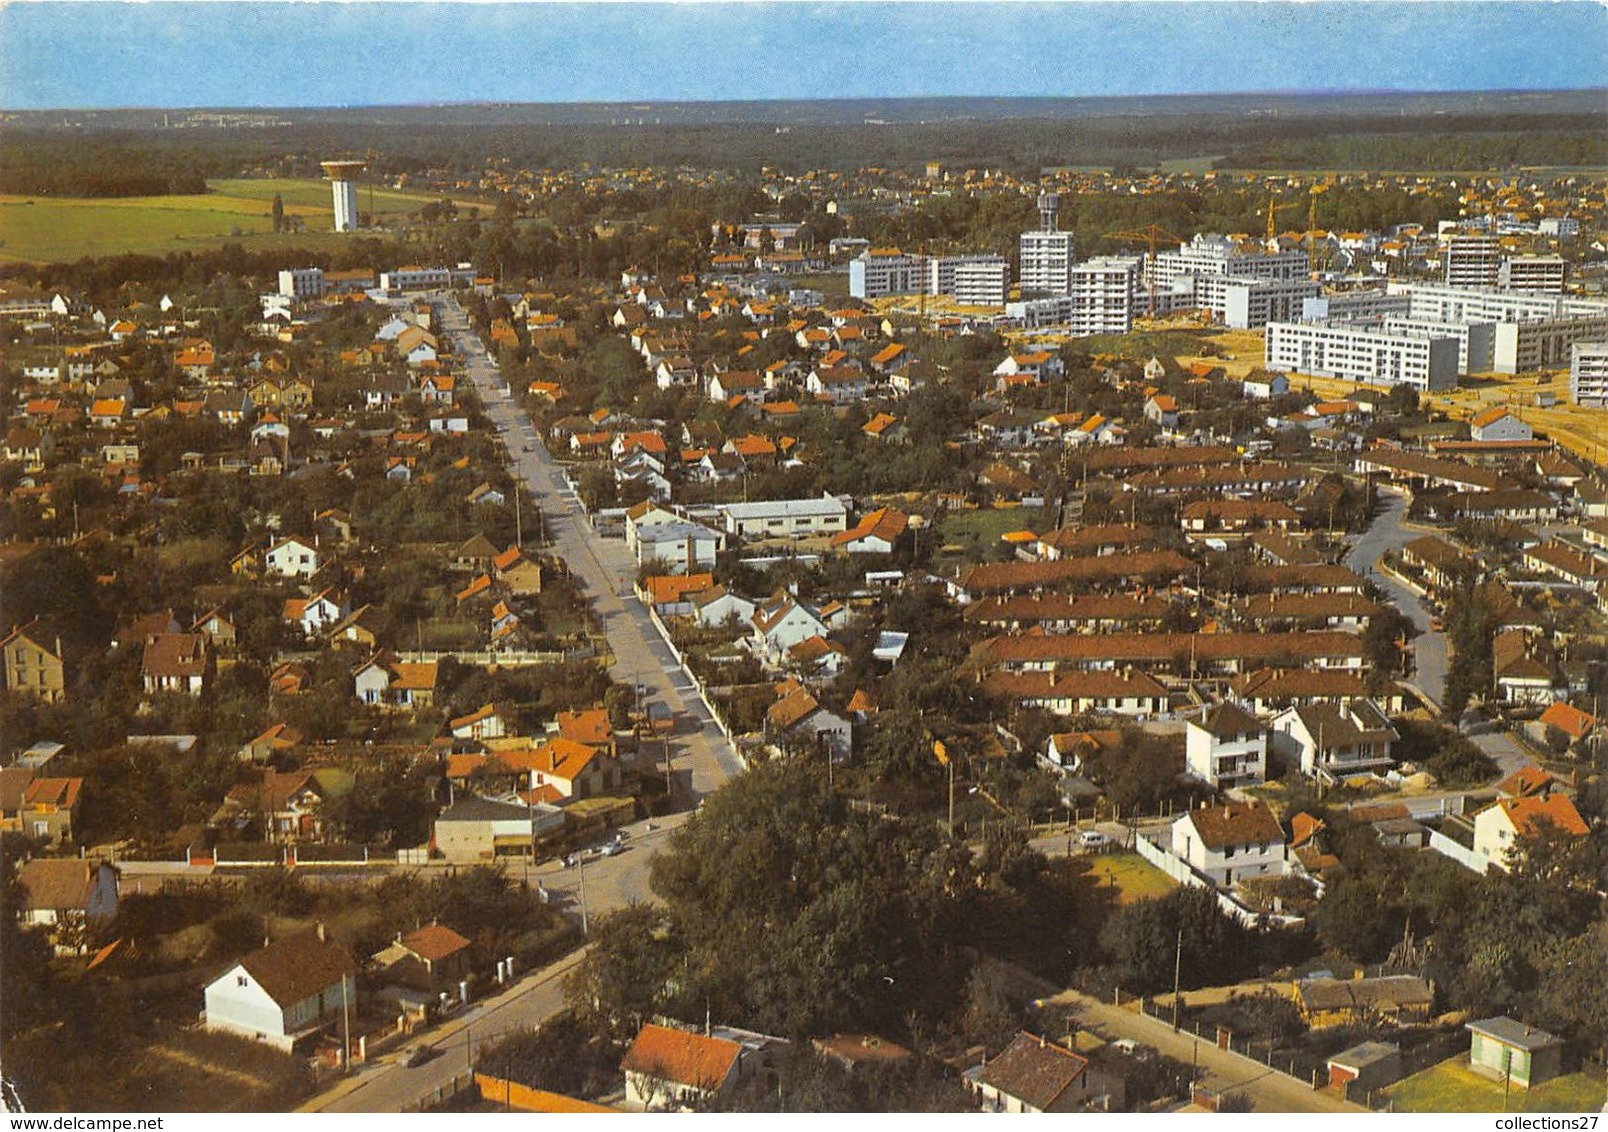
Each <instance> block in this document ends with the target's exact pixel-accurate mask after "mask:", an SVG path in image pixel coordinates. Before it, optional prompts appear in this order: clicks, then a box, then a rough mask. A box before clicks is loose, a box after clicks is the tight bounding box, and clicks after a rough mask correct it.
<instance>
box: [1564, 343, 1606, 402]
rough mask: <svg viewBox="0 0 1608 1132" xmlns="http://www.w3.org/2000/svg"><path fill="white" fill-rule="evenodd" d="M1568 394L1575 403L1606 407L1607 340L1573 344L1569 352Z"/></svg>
mask: <svg viewBox="0 0 1608 1132" xmlns="http://www.w3.org/2000/svg"><path fill="white" fill-rule="evenodd" d="M1569 396H1570V398H1571V399H1572V400H1573V401H1574V403H1575V404H1576V405H1589V406H1592V407H1593V408H1598V409H1602V408H1608V341H1605V342H1576V343H1575V344H1574V346H1573V348H1572V349H1571V350H1570V352H1569Z"/></svg>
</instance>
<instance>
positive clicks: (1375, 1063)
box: [1329, 1042, 1401, 1092]
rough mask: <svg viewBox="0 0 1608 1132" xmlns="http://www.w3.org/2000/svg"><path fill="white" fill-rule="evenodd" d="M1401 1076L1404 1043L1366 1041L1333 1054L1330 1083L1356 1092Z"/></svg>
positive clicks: (1376, 1087) (1332, 1085) (1334, 1086)
mask: <svg viewBox="0 0 1608 1132" xmlns="http://www.w3.org/2000/svg"><path fill="white" fill-rule="evenodd" d="M1399 1080H1401V1046H1399V1045H1397V1044H1396V1043H1395V1042H1363V1043H1361V1044H1360V1045H1354V1046H1352V1047H1351V1048H1350V1049H1345V1050H1341V1051H1340V1052H1339V1053H1337V1054H1335V1055H1334V1056H1333V1057H1331V1058H1329V1087H1330V1088H1335V1089H1342V1090H1345V1089H1347V1088H1348V1087H1349V1089H1350V1090H1352V1091H1353V1092H1354V1091H1355V1090H1358V1089H1364V1090H1366V1089H1379V1088H1383V1087H1384V1086H1386V1085H1389V1084H1391V1083H1393V1082H1395V1081H1399Z"/></svg>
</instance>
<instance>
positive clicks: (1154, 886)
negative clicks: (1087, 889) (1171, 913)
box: [1089, 853, 1178, 904]
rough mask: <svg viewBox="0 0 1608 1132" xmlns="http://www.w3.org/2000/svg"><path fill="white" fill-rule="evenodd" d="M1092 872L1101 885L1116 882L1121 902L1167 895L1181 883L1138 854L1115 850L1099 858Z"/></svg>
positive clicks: (1129, 902) (1114, 883)
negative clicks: (1115, 851) (1116, 851)
mask: <svg viewBox="0 0 1608 1132" xmlns="http://www.w3.org/2000/svg"><path fill="white" fill-rule="evenodd" d="M1089 875H1090V876H1093V877H1095V878H1097V879H1098V880H1099V882H1100V884H1101V885H1103V886H1104V885H1115V886H1116V888H1117V890H1118V891H1119V892H1120V893H1121V895H1120V896H1118V897H1117V903H1118V904H1134V903H1137V902H1138V901H1140V900H1150V899H1152V898H1153V897H1157V896H1166V895H1167V894H1168V893H1169V892H1171V891H1172V890H1173V889H1174V888H1177V887H1178V885H1177V883H1176V882H1175V881H1174V880H1173V879H1172V877H1170V876H1168V875H1167V874H1166V873H1164V872H1162V871H1161V870H1160V869H1158V868H1156V866H1154V865H1152V864H1151V863H1150V862H1149V861H1146V860H1145V859H1144V858H1143V857H1141V856H1139V854H1137V853H1111V854H1109V855H1107V856H1103V857H1098V858H1096V859H1095V862H1094V866H1093V867H1092V868H1091V869H1090V870H1089Z"/></svg>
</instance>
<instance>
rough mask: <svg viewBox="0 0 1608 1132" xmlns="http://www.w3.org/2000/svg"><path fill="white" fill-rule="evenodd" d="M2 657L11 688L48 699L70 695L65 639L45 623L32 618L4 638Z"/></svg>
mask: <svg viewBox="0 0 1608 1132" xmlns="http://www.w3.org/2000/svg"><path fill="white" fill-rule="evenodd" d="M0 660H3V662H4V669H5V687H6V690H7V691H8V692H21V693H23V694H25V695H29V696H34V697H36V698H38V699H41V700H44V701H45V702H46V703H56V702H57V701H58V700H62V699H64V698H66V695H67V667H66V665H65V664H64V663H63V660H62V649H61V639H60V638H59V637H56V636H55V635H54V634H47V633H46V631H45V626H44V624H43V623H41V622H38V621H34V622H30V623H29V624H27V625H24V626H22V627H21V628H18V629H13V630H12V631H11V632H10V633H9V634H7V635H6V637H5V639H4V640H0Z"/></svg>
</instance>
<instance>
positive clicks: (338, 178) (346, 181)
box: [322, 161, 368, 232]
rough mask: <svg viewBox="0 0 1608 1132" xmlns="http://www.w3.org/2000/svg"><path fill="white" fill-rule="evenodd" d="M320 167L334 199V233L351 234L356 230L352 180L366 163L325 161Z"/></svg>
mask: <svg viewBox="0 0 1608 1132" xmlns="http://www.w3.org/2000/svg"><path fill="white" fill-rule="evenodd" d="M322 165H323V169H324V176H325V177H328V178H329V183H330V190H331V192H332V193H333V195H334V198H335V231H337V232H351V231H353V230H355V229H356V228H357V182H356V181H355V180H354V178H355V177H356V176H357V174H358V173H361V172H362V171H363V170H364V169H365V168H367V167H368V166H367V163H366V162H363V161H325V162H323V163H322Z"/></svg>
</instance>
